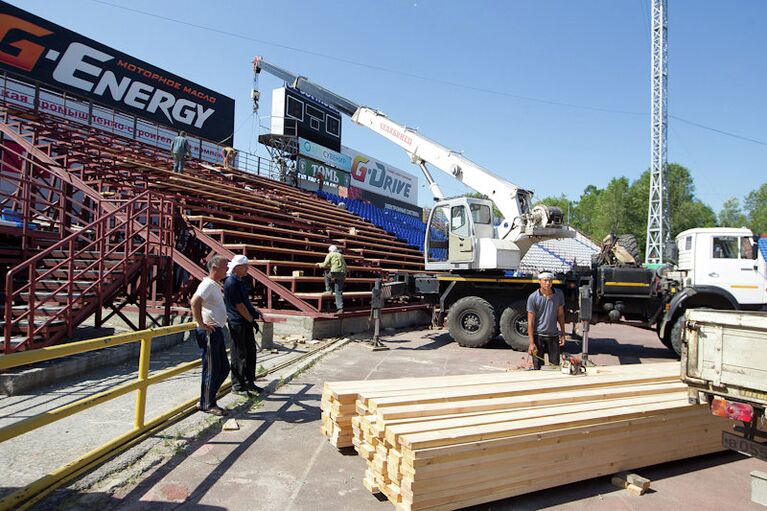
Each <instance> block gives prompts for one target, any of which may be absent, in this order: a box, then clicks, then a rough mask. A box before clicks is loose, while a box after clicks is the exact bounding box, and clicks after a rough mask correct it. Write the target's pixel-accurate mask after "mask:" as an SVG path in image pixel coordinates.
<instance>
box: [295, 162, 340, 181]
mask: <svg viewBox="0 0 767 511" xmlns="http://www.w3.org/2000/svg"><path fill="white" fill-rule="evenodd" d="M296 165H297V167H298V173H299V174H302V175H304V176H308V177H316V176H317V174H316V173H317V172H319V173H320V174H322V176H323V177H324V178H325V183H326V184H330V185H334V186H349V173H348V172H344V171H343V170H338V169H335V168H333V167H330V166H328V165H325V164H323V163H320V162H317V161H312V160H309V159H306V158H298V160H297V163H296Z"/></svg>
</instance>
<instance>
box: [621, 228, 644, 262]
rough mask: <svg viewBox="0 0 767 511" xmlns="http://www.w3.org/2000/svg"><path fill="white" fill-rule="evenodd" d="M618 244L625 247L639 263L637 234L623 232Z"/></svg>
mask: <svg viewBox="0 0 767 511" xmlns="http://www.w3.org/2000/svg"><path fill="white" fill-rule="evenodd" d="M616 245H619V246H621V247H623V248H624V249H625V250H626V252H628V253H629V254H630V255H631V257H633V258H634V261H635V262H636V264H639V261H640V259H639V245H637V239H636V236H634V235H633V234H621V235H620V236H618V241H617V242H616Z"/></svg>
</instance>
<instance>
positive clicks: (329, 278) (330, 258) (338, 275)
mask: <svg viewBox="0 0 767 511" xmlns="http://www.w3.org/2000/svg"><path fill="white" fill-rule="evenodd" d="M317 266H319V267H320V268H325V270H326V271H325V292H326V293H330V292H331V289H330V287H331V285H332V286H333V290H332V291H335V295H336V312H337V313H338V314H341V313H343V311H344V296H343V292H344V281H345V280H346V261H345V260H344V256H342V255H341V252H339V251H338V247H336V246H335V245H330V246H329V247H328V255H327V256H325V260H324V261H323V262H321V263H317Z"/></svg>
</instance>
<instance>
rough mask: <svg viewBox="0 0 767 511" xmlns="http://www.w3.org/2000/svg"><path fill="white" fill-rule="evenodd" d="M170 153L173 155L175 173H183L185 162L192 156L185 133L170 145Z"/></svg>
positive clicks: (180, 134)
mask: <svg viewBox="0 0 767 511" xmlns="http://www.w3.org/2000/svg"><path fill="white" fill-rule="evenodd" d="M170 152H171V154H172V155H173V172H179V173H180V172H183V171H184V161H185V160H186V158H187V157H188V156H191V155H192V151H191V149H190V148H189V141H188V140H187V139H186V132H185V131H182V132H181V133H179V134H178V136H177V137H176V138H174V139H173V141H172V142H171V143H170Z"/></svg>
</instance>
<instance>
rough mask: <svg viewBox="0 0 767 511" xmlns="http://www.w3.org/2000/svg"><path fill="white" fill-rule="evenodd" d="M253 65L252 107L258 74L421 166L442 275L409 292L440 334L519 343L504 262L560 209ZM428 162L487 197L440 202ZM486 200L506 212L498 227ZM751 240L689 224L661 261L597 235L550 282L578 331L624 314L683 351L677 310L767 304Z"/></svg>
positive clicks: (555, 219)
mask: <svg viewBox="0 0 767 511" xmlns="http://www.w3.org/2000/svg"><path fill="white" fill-rule="evenodd" d="M253 70H254V77H255V78H254V83H255V88H254V90H253V93H252V98H253V100H254V102H255V105H254V106H255V107H256V108H257V106H258V100H259V99H260V92H259V90H258V76H259V73H261V72H262V71H266V72H269V73H270V74H273V75H274V76H276V77H278V78H280V79H282V80H284V81H285V82H286V83H288V84H290V85H291V86H292V87H294V88H296V89H299V90H300V91H302V92H304V93H305V94H308V95H310V96H314V97H315V98H317V99H319V100H321V101H323V102H325V103H327V104H329V105H331V106H333V107H334V108H336V109H337V110H338V111H340V112H341V113H343V114H346V115H348V116H349V117H351V119H352V121H354V122H355V123H357V124H359V125H361V126H365V127H367V128H369V129H371V130H373V131H374V132H376V133H378V134H379V135H381V136H383V137H385V138H387V139H389V140H391V141H392V142H394V143H395V144H397V145H398V146H400V147H401V148H403V149H404V150H405V152H406V153H407V154H408V156H409V157H410V160H411V161H412V162H413V163H414V164H416V165H418V166H419V167H420V168H421V170H422V171H423V173H424V177H425V178H426V180H427V182H428V183H429V186H430V188H431V190H432V193H433V195H434V197H435V199H436V200H437V202H436V204H435V205H434V207H433V208H432V211H431V214H430V215H429V219H428V222H427V226H426V234H425V243H424V264H425V268H426V270H427V271H430V272H438V273H436V274H423V275H401V276H398V278H399V279H401V281H402V282H404V284H405V285H404V286H403V287H405V288H406V289H407V294H410V295H417V296H421V297H424V298H426V299H428V300H430V301H431V302H432V303H433V304H434V312H435V314H434V323H435V324H437V325H441V324H442V322H443V321H444V319H445V317H447V323H448V332H449V333H450V335H451V337H452V338H453V339H454V340H455V341H456V342H458V344H460V345H461V346H467V347H478V346H483V345H485V344H487V343H488V342H489V341H490V340H491V339H492V338H493V337H494V336H495V335H496V334H497V333H498V331H500V333H501V335H502V336H503V339H504V341H505V342H506V343H507V344H509V345H510V346H511V347H512V348H514V349H516V350H520V351H525V350H526V349H527V346H528V338H527V312H526V304H525V302H526V298H527V297H528V296H529V295H530V293H532V292H533V291H534V290H535V289H536V288H537V283H538V281H537V279H534V278H530V277H524V276H508V275H507V271H508V270H516V269H518V268H519V263H520V260H521V259H522V257H523V256H524V255H525V253H526V252H527V251H528V249H529V248H530V246H532V244H533V243H535V242H538V241H542V240H546V239H554V238H567V237H573V236H574V235H575V231H574V230H572V229H570V228H569V227H567V226H564V225H563V222H562V220H563V215H562V211H561V210H559V209H558V208H554V207H550V206H543V205H538V206H535V207H531V200H532V195H533V194H532V192H531V191H529V190H524V189H521V188H519V187H518V186H516V185H514V184H512V183H510V182H508V181H506V180H505V179H503V178H501V177H499V176H497V175H495V174H493V173H492V172H490V171H489V170H487V169H485V168H483V167H481V166H479V165H477V164H476V163H474V162H472V161H470V160H468V159H467V158H465V157H463V156H462V155H461V154H459V153H457V152H455V151H452V150H450V149H448V148H446V147H444V146H442V145H440V144H438V143H436V142H434V141H433V140H430V139H428V138H426V137H424V136H423V135H421V134H419V133H418V132H417V131H416V130H414V129H412V128H408V127H406V126H404V125H401V124H397V123H395V122H393V121H392V120H390V119H389V118H388V117H386V116H385V115H384V114H383V113H381V112H380V111H378V110H375V109H372V108H368V107H365V106H360V105H358V104H356V103H354V102H352V101H350V100H348V99H346V98H344V97H342V96H340V95H338V94H336V93H334V92H331V91H329V90H327V89H325V88H323V87H321V86H320V85H317V84H314V83H312V82H310V81H309V80H308V79H307V78H305V77H302V76H299V75H296V74H293V73H291V72H289V71H286V70H284V69H282V68H280V67H277V66H275V65H273V64H270V63H269V62H267V61H265V60H264V59H263V58H261V57H256V59H255V60H254V61H253ZM427 163H428V164H430V165H432V166H434V167H437V168H438V169H440V170H442V171H443V172H445V173H446V174H448V175H450V176H452V177H453V178H454V179H457V180H458V181H460V182H462V183H464V184H465V185H466V186H468V187H469V188H472V189H474V190H476V191H478V192H480V193H482V194H484V195H486V196H487V197H488V200H485V199H474V198H466V197H459V198H453V199H445V198H444V194H442V192H441V190H440V189H439V186H438V185H437V183H436V182H435V181H434V179H433V178H432V176H431V174H430V172H429V169H428V167H427V166H426V164H427ZM493 203H495V205H496V206H497V207H498V209H499V210H500V211H501V213H502V215H503V219H501V220H500V223H498V224H497V225H496V222H494V219H493V213H492V211H493V208H492V206H493ZM753 238H754V237H753V234H752V233H751V232H750V231H748V230H747V229H723V228H717V229H693V230H690V231H685V232H683V233H680V234H679V235H678V236H677V239H676V244H675V245H674V248H675V249H676V250H674V252H677V254H678V261H679V264H678V265H676V266H674V265H666V266H663V267H661V268H659V269H657V270H656V269H648V268H642V267H640V266H638V264H637V262H636V261H635V259H636V258H634V257H632V256H630V255H629V256H627V257H617V255H618V254H617V253H616V252H615V249H616V248H618V246H617V245H616V243H615V242H614V241H613V242H612V243H610V244H605V245H604V246H603V250H602V254H600V255H599V257H598V258H597V260H596V261H594V262H593V264H592V265H591V267H589V268H579V269H576V270H575V271H572V272H569V273H568V274H567V275H561V276H560V277H559V280H558V281H555V284H557V285H559V286H560V287H562V288H563V291H564V293H565V315H566V321H567V322H575V321H576V320H578V321H581V322H582V324H583V325H584V330H586V331H587V328H588V326H587V325H588V324H593V323H599V322H603V321H606V322H616V321H629V322H632V323H633V325H634V326H639V327H643V328H648V329H649V328H651V329H654V330H655V331H656V332H657V333H658V337H659V338H660V340H661V341H662V342H663V343H664V344H665V345H666V346H667V347H668V348H669V349H672V350H673V351H675V352H676V353H677V354H680V353H681V339H682V330H683V327H684V314H685V311H687V310H689V309H693V308H703V307H711V308H716V309H765V308H766V307H767V294H765V293H767V285H766V284H765V283H766V282H767V280H766V278H765V276H766V275H767V267H765V264H766V263H765V260H764V259H763V258H759V257H758V250H757V247H756V241H755V240H754V239H753ZM733 247H734V248H733ZM725 249H726V250H725ZM730 267H732V268H730ZM717 269H718V270H717ZM725 269H727V271H726V272H725ZM720 273H721V275H720ZM744 279H745V280H744ZM585 344H586V343H585V342H584V346H585Z"/></svg>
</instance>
